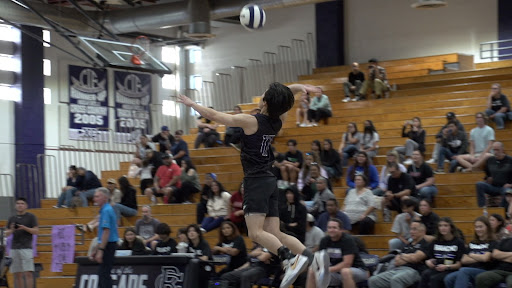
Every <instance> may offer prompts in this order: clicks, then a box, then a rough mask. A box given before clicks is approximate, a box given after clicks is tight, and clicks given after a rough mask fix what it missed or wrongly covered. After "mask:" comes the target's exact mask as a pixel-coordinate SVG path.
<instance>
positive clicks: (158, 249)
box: [153, 238, 178, 255]
mask: <svg viewBox="0 0 512 288" xmlns="http://www.w3.org/2000/svg"><path fill="white" fill-rule="evenodd" d="M176 245H178V243H176V241H174V239H172V238H169V239H168V240H167V241H165V242H164V241H158V243H156V246H155V251H153V255H171V254H172V253H176V252H178V250H177V249H176Z"/></svg>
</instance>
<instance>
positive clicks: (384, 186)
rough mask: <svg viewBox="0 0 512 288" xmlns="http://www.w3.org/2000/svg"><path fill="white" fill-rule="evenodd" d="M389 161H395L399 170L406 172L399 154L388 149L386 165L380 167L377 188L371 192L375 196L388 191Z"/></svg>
mask: <svg viewBox="0 0 512 288" xmlns="http://www.w3.org/2000/svg"><path fill="white" fill-rule="evenodd" d="M391 163H396V164H397V165H398V168H399V169H400V171H401V172H403V173H407V168H406V167H405V166H404V165H402V163H400V156H398V152H396V150H389V151H388V153H387V154H386V165H384V166H382V169H381V170H380V177H379V188H376V189H373V194H375V195H376V196H383V195H384V192H386V191H388V180H389V176H390V175H389V171H388V166H389V165H390V164H391Z"/></svg>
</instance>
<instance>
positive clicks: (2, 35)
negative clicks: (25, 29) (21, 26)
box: [0, 24, 21, 42]
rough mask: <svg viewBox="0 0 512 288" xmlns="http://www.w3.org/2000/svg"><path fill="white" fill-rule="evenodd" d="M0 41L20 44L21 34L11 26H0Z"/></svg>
mask: <svg viewBox="0 0 512 288" xmlns="http://www.w3.org/2000/svg"><path fill="white" fill-rule="evenodd" d="M0 40H4V41H9V42H20V41H21V33H20V31H19V30H18V29H16V28H14V27H12V26H9V25H5V24H0Z"/></svg>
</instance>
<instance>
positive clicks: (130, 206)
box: [112, 176, 137, 219]
mask: <svg viewBox="0 0 512 288" xmlns="http://www.w3.org/2000/svg"><path fill="white" fill-rule="evenodd" d="M118 181H119V188H121V195H122V196H121V201H120V202H119V203H116V204H114V205H112V208H114V211H115V213H116V216H117V219H120V218H121V216H124V217H132V216H135V215H137V192H136V191H135V188H134V187H133V186H132V185H131V184H130V181H128V178H126V177H125V176H121V177H119V179H118Z"/></svg>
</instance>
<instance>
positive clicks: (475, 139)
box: [456, 112, 495, 172]
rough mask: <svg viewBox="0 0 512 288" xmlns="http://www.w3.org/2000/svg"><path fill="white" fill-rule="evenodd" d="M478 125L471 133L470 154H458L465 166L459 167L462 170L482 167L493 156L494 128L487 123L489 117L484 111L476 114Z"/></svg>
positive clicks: (462, 164) (458, 159) (458, 158)
mask: <svg viewBox="0 0 512 288" xmlns="http://www.w3.org/2000/svg"><path fill="white" fill-rule="evenodd" d="M475 117H476V125H477V127H475V128H473V129H471V132H470V133H469V135H470V139H469V154H463V155H458V156H456V160H457V162H459V164H460V165H461V166H462V167H464V169H462V168H459V171H462V172H471V171H473V169H475V170H476V169H480V167H481V166H482V164H483V163H485V161H487V158H489V157H491V156H492V154H491V153H490V152H489V151H491V148H492V144H493V143H494V140H495V139H494V130H493V129H492V128H491V127H489V126H487V125H486V124H485V123H486V121H487V117H486V116H485V114H484V113H482V112H478V113H476V114H475Z"/></svg>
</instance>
